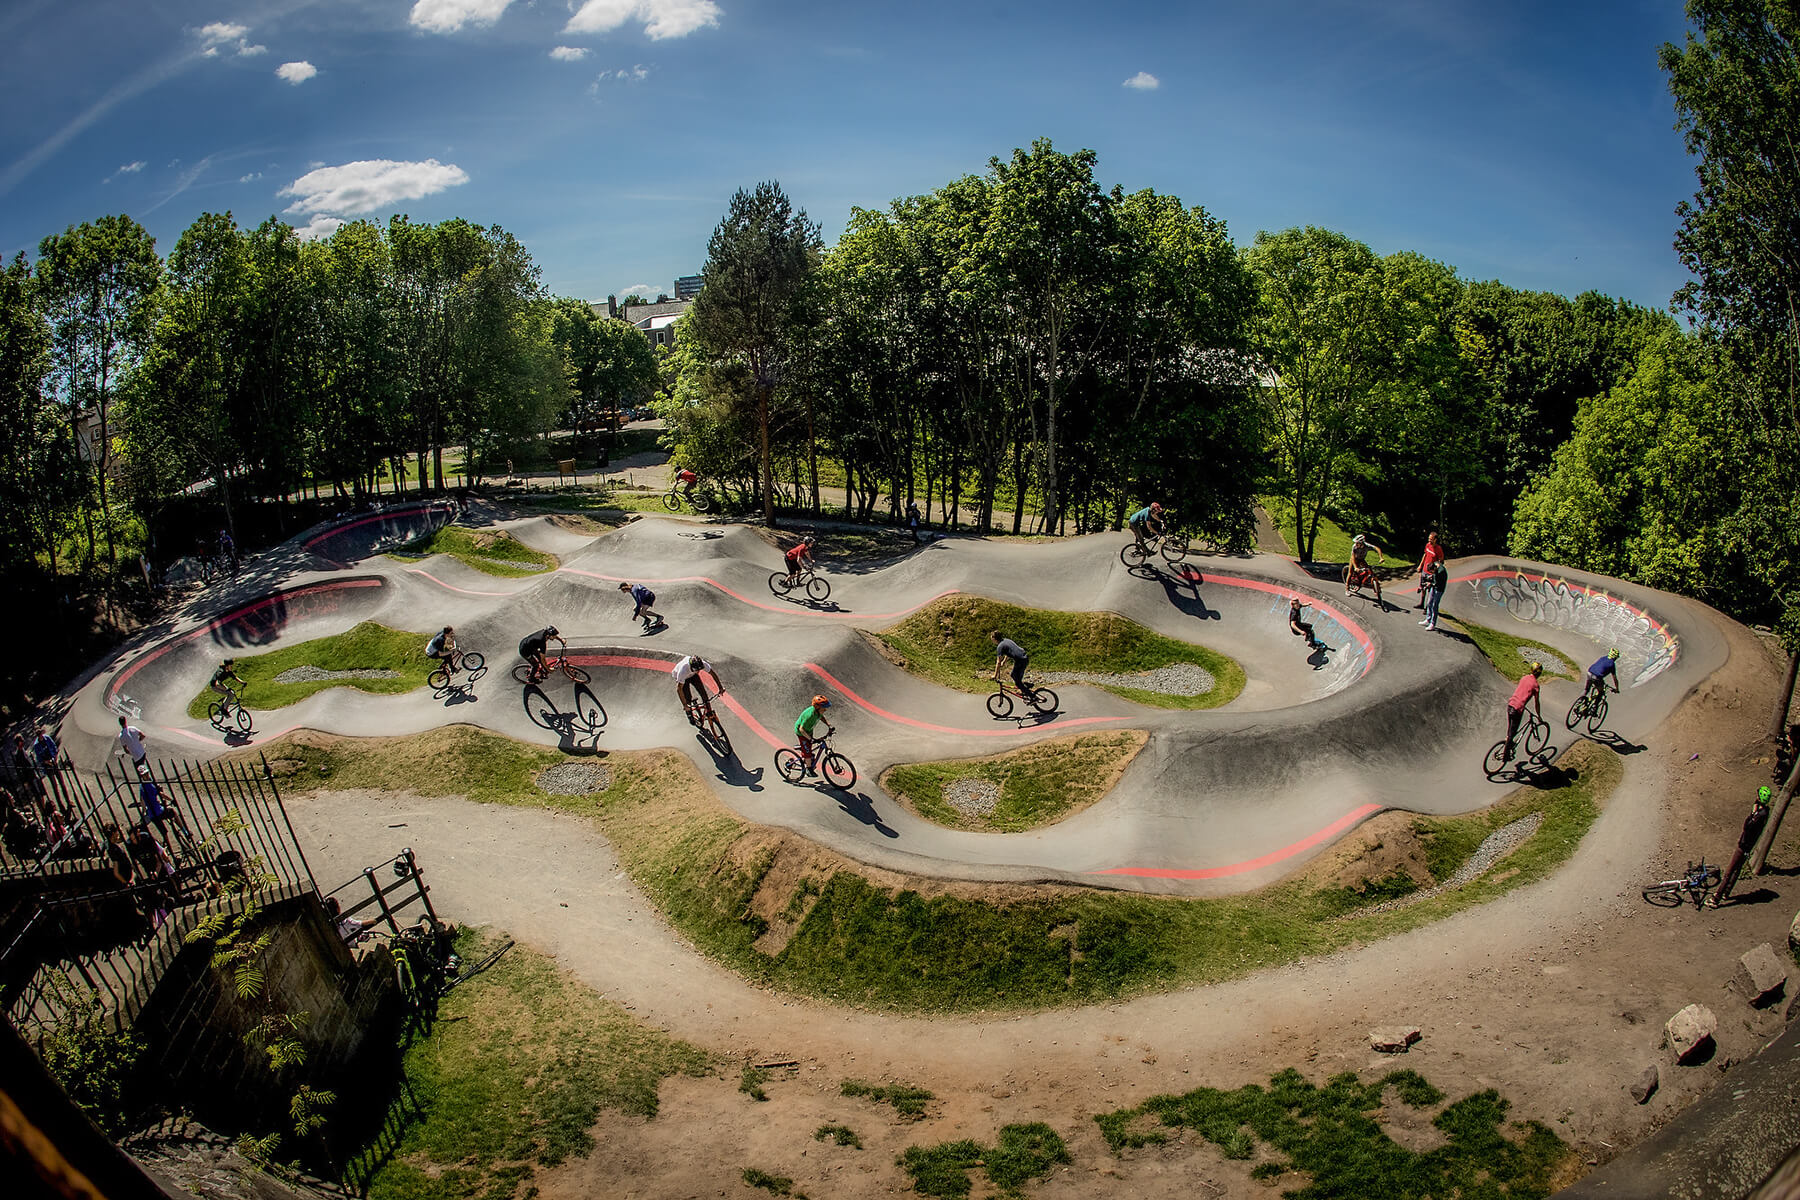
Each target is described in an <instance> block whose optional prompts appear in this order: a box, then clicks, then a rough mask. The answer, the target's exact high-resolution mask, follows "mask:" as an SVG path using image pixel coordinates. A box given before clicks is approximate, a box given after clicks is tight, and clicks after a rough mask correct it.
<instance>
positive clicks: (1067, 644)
mask: <svg viewBox="0 0 1800 1200" xmlns="http://www.w3.org/2000/svg"><path fill="white" fill-rule="evenodd" d="M995 629H998V630H999V631H1000V633H1001V635H1002V636H1004V637H1009V638H1011V639H1012V640H1013V641H1015V642H1017V643H1019V645H1021V646H1023V647H1024V648H1025V652H1026V653H1027V654H1029V655H1031V665H1032V668H1033V669H1034V670H1035V671H1040V672H1041V671H1097V672H1107V673H1111V672H1123V673H1130V672H1136V671H1150V670H1154V669H1155V668H1157V667H1166V666H1168V665H1169V664H1170V663H1196V664H1198V665H1199V666H1201V667H1203V668H1205V670H1206V671H1207V672H1208V673H1209V674H1211V675H1212V677H1213V681H1214V682H1213V688H1212V690H1211V691H1209V692H1206V693H1204V694H1203V695H1199V696H1165V695H1160V694H1158V693H1155V692H1145V691H1141V690H1139V689H1137V688H1126V687H1107V688H1105V689H1104V690H1105V691H1109V692H1111V693H1113V694H1114V695H1115V696H1122V697H1124V698H1125V699H1127V700H1132V701H1135V702H1137V703H1139V704H1148V705H1154V706H1155V707H1158V708H1217V707H1218V706H1219V705H1221V704H1229V703H1230V702H1231V701H1233V700H1235V699H1237V696H1238V693H1239V692H1241V691H1243V690H1244V668H1243V667H1241V666H1239V665H1238V664H1237V662H1236V660H1234V659H1230V658H1227V657H1226V656H1225V655H1223V654H1220V653H1218V652H1217V651H1213V650H1208V649H1207V648H1206V647H1205V646H1197V645H1195V644H1193V643H1192V642H1180V641H1176V640H1175V639H1174V638H1167V637H1163V636H1162V635H1161V634H1159V633H1152V632H1150V631H1149V630H1148V629H1145V628H1144V627H1143V626H1142V625H1139V624H1138V623H1137V622H1136V621H1128V620H1126V619H1125V618H1124V617H1121V616H1119V615H1118V614H1117V613H1108V612H1094V613H1065V612H1049V611H1047V610H1044V609H1039V608H1020V607H1019V606H1017V605H1013V604H1002V603H1000V602H999V601H997V600H987V599H984V598H982V597H980V596H969V595H956V596H946V597H944V598H943V599H942V600H937V601H934V602H933V603H931V604H928V605H926V606H925V607H924V608H922V609H920V610H919V611H918V612H916V613H914V614H913V615H912V616H910V617H908V618H906V620H904V621H902V622H900V623H899V624H898V625H895V626H893V627H892V628H890V629H887V630H884V631H883V632H881V633H878V634H872V635H870V636H872V637H874V638H876V639H877V640H879V641H880V642H881V644H882V646H883V647H884V648H885V649H886V651H887V652H888V655H889V657H892V658H895V659H896V661H897V662H898V663H899V665H900V666H902V667H903V668H905V669H906V670H908V671H910V672H912V673H913V674H914V675H918V676H920V677H921V678H924V679H929V680H931V681H932V682H933V683H939V684H942V685H944V686H945V687H950V688H955V689H957V690H958V691H963V692H978V693H979V692H986V691H989V690H991V682H983V681H989V680H990V678H991V676H992V675H993V671H994V643H993V641H992V640H990V638H989V637H988V634H989V632H990V631H991V630H995Z"/></svg>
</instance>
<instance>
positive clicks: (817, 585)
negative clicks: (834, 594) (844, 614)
mask: <svg viewBox="0 0 1800 1200" xmlns="http://www.w3.org/2000/svg"><path fill="white" fill-rule="evenodd" d="M806 598H807V599H808V600H811V601H813V602H814V603H815V604H823V603H825V601H827V600H829V599H831V584H830V583H828V582H826V581H825V580H823V579H820V578H819V577H818V576H817V575H814V576H813V577H812V578H811V579H808V580H807V581H806Z"/></svg>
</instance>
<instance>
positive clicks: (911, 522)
mask: <svg viewBox="0 0 1800 1200" xmlns="http://www.w3.org/2000/svg"><path fill="white" fill-rule="evenodd" d="M923 521H924V518H923V517H921V516H920V515H919V505H918V503H917V502H916V501H913V500H908V501H907V502H906V528H907V532H909V533H911V534H912V540H913V544H914V545H915V546H916V545H918V543H919V526H920V525H921V524H922V523H923Z"/></svg>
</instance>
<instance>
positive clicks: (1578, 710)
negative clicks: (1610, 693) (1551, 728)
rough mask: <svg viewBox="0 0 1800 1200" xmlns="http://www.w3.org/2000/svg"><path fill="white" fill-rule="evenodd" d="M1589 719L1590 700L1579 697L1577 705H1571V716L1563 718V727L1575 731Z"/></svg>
mask: <svg viewBox="0 0 1800 1200" xmlns="http://www.w3.org/2000/svg"><path fill="white" fill-rule="evenodd" d="M1587 718H1588V698H1587V697H1586V696H1577V697H1575V703H1573V704H1571V705H1569V715H1568V716H1566V717H1564V718H1563V725H1564V726H1566V727H1567V728H1569V729H1573V728H1575V727H1576V726H1577V725H1579V724H1581V723H1582V722H1583V721H1585V720H1587Z"/></svg>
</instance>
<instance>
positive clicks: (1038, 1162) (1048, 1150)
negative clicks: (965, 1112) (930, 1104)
mask: <svg viewBox="0 0 1800 1200" xmlns="http://www.w3.org/2000/svg"><path fill="white" fill-rule="evenodd" d="M1069 1161H1070V1158H1069V1148H1068V1146H1067V1145H1065V1144H1064V1142H1063V1140H1062V1138H1061V1136H1059V1135H1058V1134H1057V1132H1056V1131H1055V1130H1054V1129H1052V1128H1050V1127H1049V1126H1048V1125H1046V1124H1044V1123H1043V1122H1042V1121H1033V1122H1030V1123H1029V1124H1024V1125H1006V1126H1002V1127H1001V1129H1000V1133H999V1135H998V1136H997V1138H996V1142H995V1144H994V1145H993V1146H991V1147H989V1146H983V1145H982V1144H981V1143H980V1142H976V1141H972V1140H968V1139H965V1140H963V1141H957V1142H943V1143H941V1144H939V1145H936V1146H930V1147H923V1146H908V1147H907V1148H906V1153H904V1154H902V1155H901V1156H900V1158H899V1159H898V1162H899V1164H900V1167H901V1168H902V1169H903V1170H904V1171H905V1172H906V1173H907V1174H908V1175H910V1176H911V1177H912V1186H913V1191H915V1192H917V1193H919V1194H920V1195H921V1196H938V1197H943V1198H944V1200H958V1198H959V1197H963V1196H967V1195H968V1194H969V1192H970V1190H971V1188H972V1186H973V1185H972V1182H971V1180H970V1179H969V1172H970V1171H971V1170H974V1169H975V1168H977V1167H981V1168H985V1169H986V1171H987V1177H988V1182H989V1183H991V1184H993V1185H994V1188H995V1190H996V1191H997V1192H998V1193H999V1194H1000V1195H1002V1196H1020V1195H1023V1194H1024V1187H1025V1185H1026V1184H1027V1183H1030V1182H1031V1181H1032V1180H1034V1179H1043V1178H1045V1177H1047V1176H1048V1175H1049V1174H1050V1171H1051V1168H1053V1167H1055V1166H1057V1165H1058V1164H1059V1163H1066V1162H1069Z"/></svg>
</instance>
